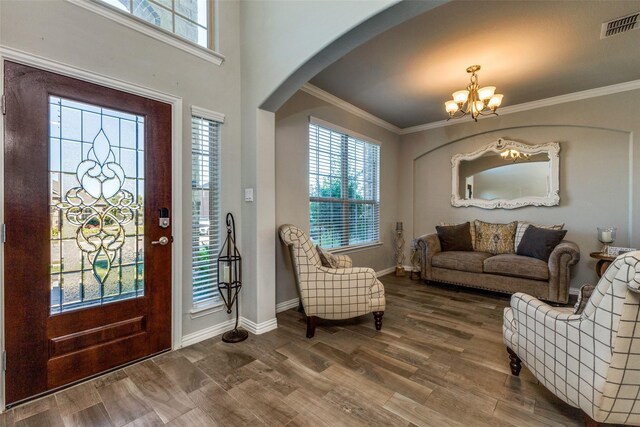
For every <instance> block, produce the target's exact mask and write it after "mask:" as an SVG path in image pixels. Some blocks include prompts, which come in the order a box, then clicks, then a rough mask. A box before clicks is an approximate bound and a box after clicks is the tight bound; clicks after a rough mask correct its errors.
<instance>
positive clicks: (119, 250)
mask: <svg viewBox="0 0 640 427" xmlns="http://www.w3.org/2000/svg"><path fill="white" fill-rule="evenodd" d="M4 67H5V81H4V85H5V86H4V89H5V96H6V103H5V106H6V109H5V111H6V114H5V116H4V119H5V135H4V150H5V151H4V155H5V176H4V211H5V224H6V242H5V262H4V265H5V276H4V291H5V302H4V307H5V337H6V352H7V353H6V358H7V371H6V382H5V383H6V386H5V391H6V403H7V404H8V405H11V404H15V403H16V402H19V401H22V400H24V399H28V398H30V397H33V396H36V395H38V394H41V393H44V392H47V391H50V390H52V389H55V388H58V387H61V386H64V385H66V384H70V383H72V382H75V381H78V380H81V379H83V378H87V377H90V376H92V375H95V374H98V373H100V372H104V371H106V370H109V369H112V368H114V367H117V366H119V365H122V364H125V363H127V362H131V361H134V360H136V359H140V358H144V357H146V356H149V355H152V354H155V353H158V352H161V351H164V350H167V349H169V348H170V347H171V244H170V243H171V227H170V226H168V227H166V228H163V227H161V226H160V219H159V215H160V212H161V210H162V212H163V213H165V214H168V208H169V207H170V206H171V107H170V105H167V104H164V103H162V102H158V101H154V100H150V99H146V98H142V97H140V96H136V95H131V94H128V93H124V92H120V91H117V90H114V89H110V88H105V87H101V86H98V85H95V84H92V83H87V82H84V81H80V80H76V79H73V78H69V77H65V76H61V75H57V74H53V73H49V72H46V71H42V70H39V69H35V68H31V67H27V66H24V65H20V64H15V63H12V62H5V63H4ZM163 216H164V215H163ZM162 237H165V238H166V239H162V240H161V238H162ZM159 242H161V243H159Z"/></svg>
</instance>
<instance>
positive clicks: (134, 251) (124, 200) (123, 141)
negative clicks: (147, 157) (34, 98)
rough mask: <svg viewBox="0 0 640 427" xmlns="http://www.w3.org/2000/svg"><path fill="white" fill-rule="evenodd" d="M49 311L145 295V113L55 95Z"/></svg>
mask: <svg viewBox="0 0 640 427" xmlns="http://www.w3.org/2000/svg"><path fill="white" fill-rule="evenodd" d="M49 119H50V120H49V121H50V127H49V175H50V181H49V186H50V209H51V268H50V270H51V314H56V313H61V312H64V311H69V310H75V309H79V308H84V307H88V306H95V305H101V304H105V303H108V302H114V301H118V300H123V299H128V298H136V297H140V296H143V295H144V252H143V251H144V217H143V214H144V208H143V206H144V117H142V116H136V115H133V114H129V113H124V112H121V111H115V110H110V109H107V108H102V107H100V106H96V105H90V104H85V103H80V102H76V101H72V100H69V99H65V98H60V97H55V96H51V97H49Z"/></svg>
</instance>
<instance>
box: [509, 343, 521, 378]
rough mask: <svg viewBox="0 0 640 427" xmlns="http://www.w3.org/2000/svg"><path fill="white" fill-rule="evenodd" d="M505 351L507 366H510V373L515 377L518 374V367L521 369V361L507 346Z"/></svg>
mask: <svg viewBox="0 0 640 427" xmlns="http://www.w3.org/2000/svg"><path fill="white" fill-rule="evenodd" d="M507 353H509V360H510V362H509V367H510V368H511V373H512V374H513V375H514V376H516V377H517V376H518V375H520V369H522V361H521V360H520V358H519V357H518V355H517V354H515V353H514V351H513V350H511V349H510V348H509V347H507Z"/></svg>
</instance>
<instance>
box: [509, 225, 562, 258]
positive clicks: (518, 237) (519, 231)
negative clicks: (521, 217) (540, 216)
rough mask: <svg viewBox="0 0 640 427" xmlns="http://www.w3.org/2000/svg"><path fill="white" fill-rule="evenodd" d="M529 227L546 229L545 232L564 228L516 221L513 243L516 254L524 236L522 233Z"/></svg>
mask: <svg viewBox="0 0 640 427" xmlns="http://www.w3.org/2000/svg"><path fill="white" fill-rule="evenodd" d="M530 225H533V226H536V227H538V228H546V229H547V230H562V229H563V228H564V224H557V225H540V224H532V223H530V222H527V221H518V227H517V228H516V241H515V242H514V243H513V249H514V251H515V252H518V245H519V244H520V241H521V240H522V236H524V232H525V231H527V227H529V226H530Z"/></svg>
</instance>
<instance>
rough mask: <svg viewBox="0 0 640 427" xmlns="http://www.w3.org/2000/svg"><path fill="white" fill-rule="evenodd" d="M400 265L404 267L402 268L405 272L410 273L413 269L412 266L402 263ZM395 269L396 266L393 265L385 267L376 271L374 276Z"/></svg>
mask: <svg viewBox="0 0 640 427" xmlns="http://www.w3.org/2000/svg"><path fill="white" fill-rule="evenodd" d="M402 267H404V270H405V271H406V272H407V274H411V271H412V270H413V267H412V266H410V265H403V266H402ZM395 271H396V266H395V265H394V266H393V267H389V268H385V269H384V270H380V271H376V276H378V277H380V276H384V275H385V274H389V273H393V272H395Z"/></svg>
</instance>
